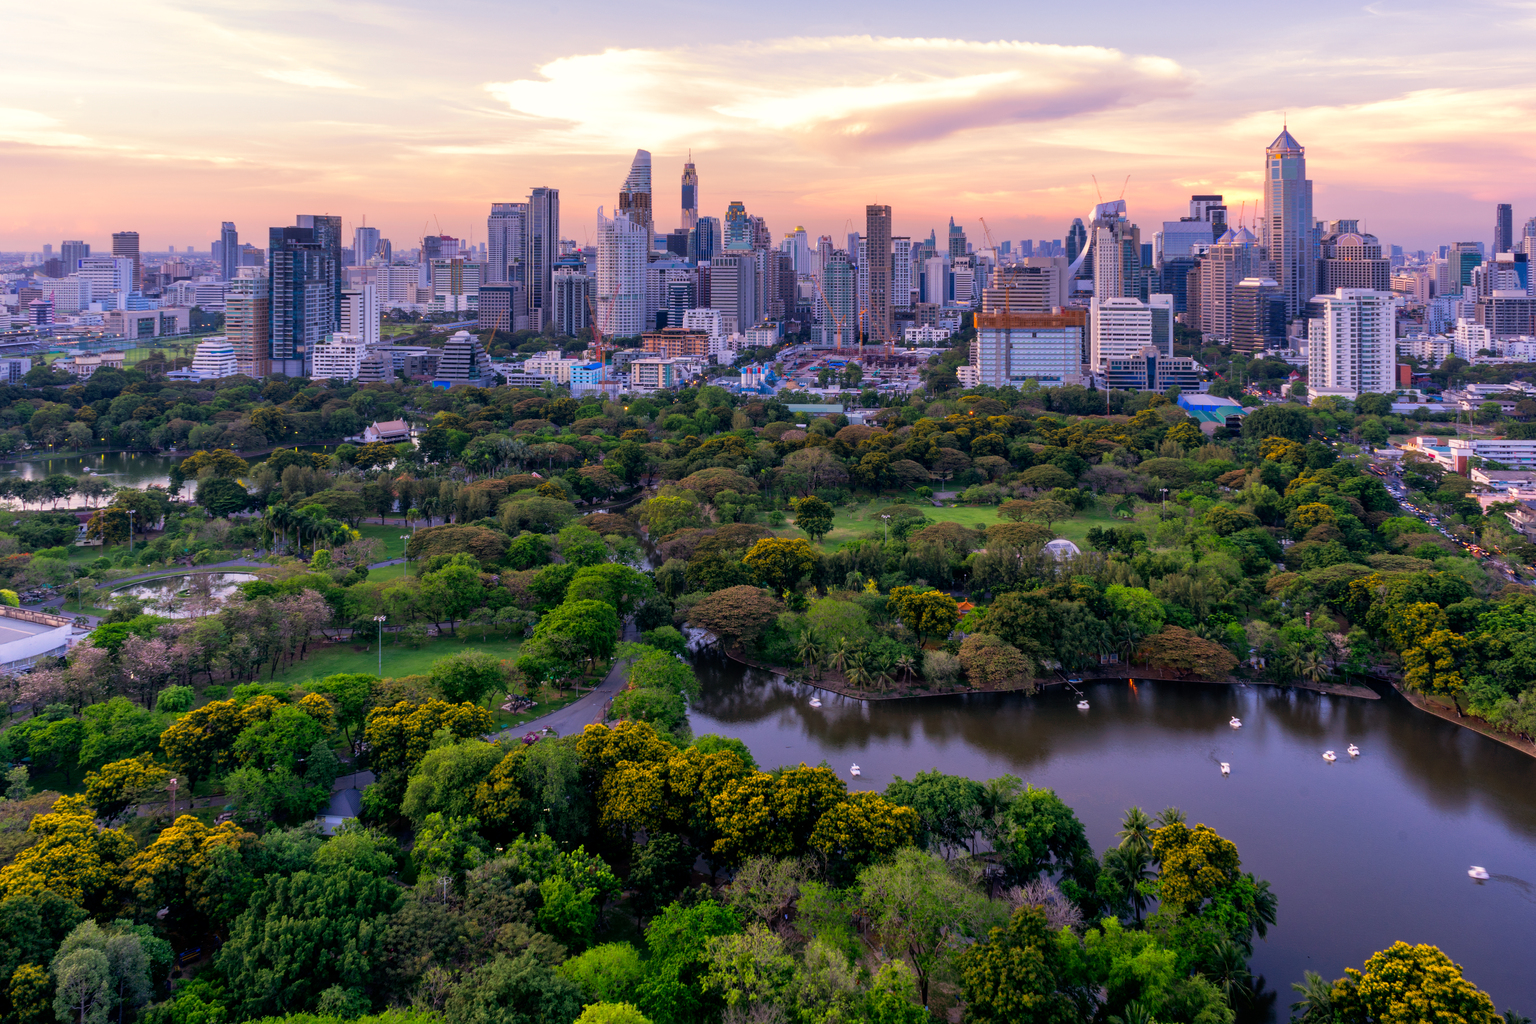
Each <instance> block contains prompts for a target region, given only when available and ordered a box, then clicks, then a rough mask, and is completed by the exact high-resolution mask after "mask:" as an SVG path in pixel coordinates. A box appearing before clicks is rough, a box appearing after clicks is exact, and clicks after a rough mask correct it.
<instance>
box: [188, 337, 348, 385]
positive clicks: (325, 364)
mask: <svg viewBox="0 0 1536 1024" xmlns="http://www.w3.org/2000/svg"><path fill="white" fill-rule="evenodd" d="M366 355H368V346H367V345H365V344H363V339H362V338H360V337H358V336H357V335H355V334H345V333H343V332H341V331H337V332H336V333H335V334H328V335H326V336H325V337H324V338H322V339H321V340H320V344H318V345H316V346H315V352H314V363H315V368H314V371H313V373H311V374H310V376H312V377H313V378H314V379H315V380H332V379H334V380H356V379H357V375H358V372H359V370H360V369H361V367H362V363H363V357H364V356H366ZM230 358H231V359H233V358H234V350H233V349H231V350H230ZM193 369H196V367H195V366H194V367H193Z"/></svg>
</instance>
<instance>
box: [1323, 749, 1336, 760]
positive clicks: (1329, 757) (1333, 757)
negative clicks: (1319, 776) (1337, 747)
mask: <svg viewBox="0 0 1536 1024" xmlns="http://www.w3.org/2000/svg"><path fill="white" fill-rule="evenodd" d="M1338 759H1339V755H1338V754H1335V753H1334V752H1333V751H1331V750H1325V751H1323V760H1324V761H1337V760H1338Z"/></svg>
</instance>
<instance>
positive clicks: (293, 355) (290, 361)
mask: <svg viewBox="0 0 1536 1024" xmlns="http://www.w3.org/2000/svg"><path fill="white" fill-rule="evenodd" d="M296 219H297V220H298V224H297V225H295V226H294V227H291V228H272V229H270V230H269V231H268V232H267V252H268V267H269V276H268V278H267V281H268V296H269V298H268V309H269V311H270V314H271V318H272V332H271V349H270V351H271V361H272V362H271V372H273V373H282V374H286V375H287V376H289V377H303V376H306V375H308V373H309V371H310V366H311V359H312V353H313V352H314V347H315V346H316V345H318V344H319V343H320V339H321V338H324V337H326V336H327V335H330V334H334V333H335V332H336V330H337V323H338V321H339V320H340V318H341V309H340V307H341V218H340V217H320V216H313V215H307V214H301V215H300V216H299V217H298V218H296Z"/></svg>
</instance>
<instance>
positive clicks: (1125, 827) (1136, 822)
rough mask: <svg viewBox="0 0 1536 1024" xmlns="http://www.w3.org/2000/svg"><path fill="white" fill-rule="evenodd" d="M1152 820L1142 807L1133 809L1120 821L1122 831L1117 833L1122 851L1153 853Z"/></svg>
mask: <svg viewBox="0 0 1536 1024" xmlns="http://www.w3.org/2000/svg"><path fill="white" fill-rule="evenodd" d="M1152 829H1153V825H1152V819H1151V818H1149V817H1147V812H1146V811H1143V810H1142V809H1141V808H1140V807H1132V808H1130V809H1129V810H1127V811H1126V812H1125V817H1124V818H1122V819H1121V821H1120V831H1119V832H1116V833H1115V836H1116V838H1118V839H1119V840H1120V849H1122V850H1142V851H1145V852H1147V853H1149V854H1150V853H1151V852H1152Z"/></svg>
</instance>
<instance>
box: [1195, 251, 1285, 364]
mask: <svg viewBox="0 0 1536 1024" xmlns="http://www.w3.org/2000/svg"><path fill="white" fill-rule="evenodd" d="M1249 277H1272V278H1275V279H1276V280H1279V275H1278V274H1276V273H1275V268H1274V261H1273V260H1271V259H1269V258H1268V256H1267V254H1266V253H1265V252H1264V247H1263V246H1261V245H1259V240H1258V239H1257V238H1255V237H1254V234H1253V232H1252V231H1249V230H1248V229H1247V228H1243V227H1240V228H1237V229H1236V230H1233V229H1231V228H1228V229H1227V232H1226V234H1224V235H1222V236H1221V237H1220V238H1219V239H1217V240H1216V244H1215V245H1213V246H1211V248H1210V250H1209V251H1208V252H1207V253H1206V254H1205V258H1204V259H1202V260H1201V261H1200V267H1199V273H1198V274H1192V275H1191V280H1192V281H1195V282H1198V287H1197V288H1196V289H1195V290H1197V291H1198V292H1199V294H1198V295H1195V294H1193V291H1192V292H1191V294H1190V296H1189V309H1190V311H1191V312H1192V313H1194V312H1195V311H1198V312H1197V313H1195V315H1194V316H1193V317H1192V319H1193V320H1194V321H1195V326H1197V327H1198V328H1199V330H1200V332H1201V333H1202V334H1209V335H1212V336H1213V337H1215V338H1217V339H1218V340H1219V341H1223V342H1224V341H1227V340H1228V339H1230V338H1231V337H1232V291H1233V289H1234V288H1236V287H1237V285H1238V282H1239V281H1242V280H1243V279H1244V278H1249ZM1290 315H1291V311H1290V296H1289V295H1287V296H1286V316H1287V317H1289V316H1290Z"/></svg>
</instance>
